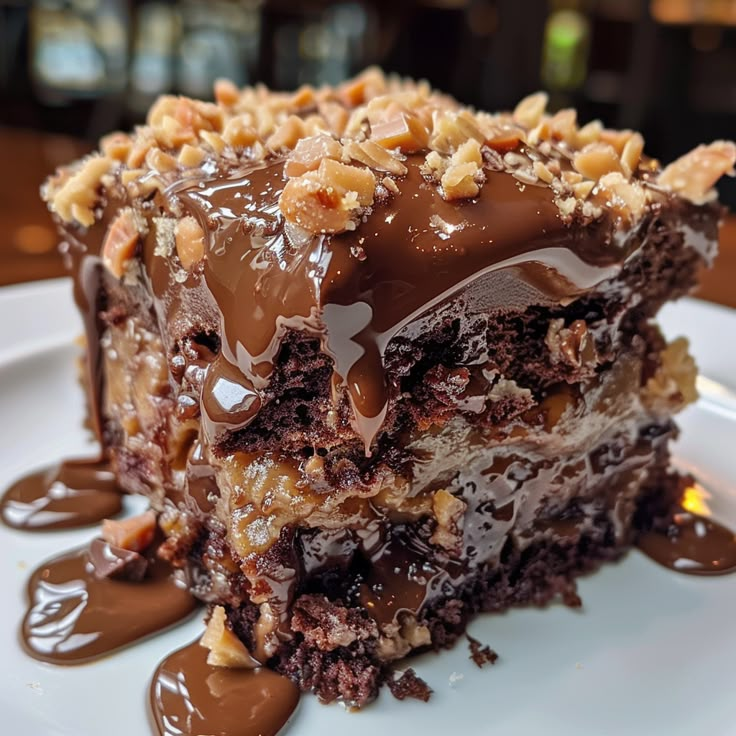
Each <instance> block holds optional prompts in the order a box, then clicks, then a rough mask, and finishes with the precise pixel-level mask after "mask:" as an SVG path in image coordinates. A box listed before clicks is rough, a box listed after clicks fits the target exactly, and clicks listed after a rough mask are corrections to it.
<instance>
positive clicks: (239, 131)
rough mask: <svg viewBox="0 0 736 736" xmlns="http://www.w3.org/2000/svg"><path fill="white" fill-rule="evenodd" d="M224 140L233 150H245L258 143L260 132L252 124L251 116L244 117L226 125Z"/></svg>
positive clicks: (223, 134)
mask: <svg viewBox="0 0 736 736" xmlns="http://www.w3.org/2000/svg"><path fill="white" fill-rule="evenodd" d="M222 139H223V140H224V141H225V143H227V144H228V145H229V146H232V147H233V148H245V147H246V146H252V145H253V144H254V143H255V142H256V141H258V132H257V131H256V129H255V128H254V127H253V125H252V124H251V123H250V116H245V115H242V116H238V117H234V118H230V120H228V121H227V123H225V128H224V129H223V131H222Z"/></svg>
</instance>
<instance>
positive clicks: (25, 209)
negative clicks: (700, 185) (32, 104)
mask: <svg viewBox="0 0 736 736" xmlns="http://www.w3.org/2000/svg"><path fill="white" fill-rule="evenodd" d="M88 150H90V146H89V145H88V144H84V143H81V142H79V141H77V140H73V139H69V138H62V137H59V136H51V135H41V134H38V133H31V132H26V131H19V130H9V129H2V128H0V161H2V168H1V169H0V286H1V285H5V284H15V283H20V282H24V281H33V280H36V279H47V278H53V277H55V276H62V275H63V274H64V269H63V267H62V264H61V259H60V257H59V255H58V253H57V252H56V243H57V237H56V233H55V231H54V228H53V227H52V225H51V221H50V218H49V215H48V212H47V211H46V207H45V206H44V204H43V203H42V202H41V200H40V199H39V196H38V189H39V187H40V185H41V182H42V181H43V179H44V178H45V177H46V175H47V174H48V173H50V172H51V171H53V170H54V168H55V167H56V166H58V165H59V164H62V163H66V162H68V161H71V160H72V159H74V158H76V157H78V156H81V155H83V154H84V153H87V151H88ZM697 296H699V297H701V298H703V299H708V300H709V301H714V302H719V303H720V304H726V305H728V306H730V307H736V215H731V216H729V217H727V218H726V221H725V223H724V225H723V229H722V230H721V250H720V254H719V256H718V258H717V259H716V263H715V266H714V268H713V269H712V270H710V271H706V272H705V273H704V274H703V276H702V283H701V286H700V289H699V290H698V292H697Z"/></svg>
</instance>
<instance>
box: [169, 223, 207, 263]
mask: <svg viewBox="0 0 736 736" xmlns="http://www.w3.org/2000/svg"><path fill="white" fill-rule="evenodd" d="M175 238H176V254H177V255H178V256H179V260H180V261H181V265H182V268H183V269H184V270H185V271H191V270H192V266H194V264H195V263H199V262H200V261H201V260H202V259H203V258H204V232H203V231H202V228H201V227H200V226H199V223H198V222H197V221H196V220H195V219H194V218H193V217H191V216H190V215H188V216H187V217H183V218H182V219H181V220H179V221H178V222H177V223H176V233H175Z"/></svg>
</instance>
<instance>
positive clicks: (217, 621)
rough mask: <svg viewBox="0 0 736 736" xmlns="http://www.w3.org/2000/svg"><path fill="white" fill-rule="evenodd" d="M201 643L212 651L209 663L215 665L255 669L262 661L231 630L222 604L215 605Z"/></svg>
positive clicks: (208, 656) (208, 658)
mask: <svg viewBox="0 0 736 736" xmlns="http://www.w3.org/2000/svg"><path fill="white" fill-rule="evenodd" d="M199 643H200V644H201V645H202V646H203V647H204V648H205V649H209V650H210V652H209V654H208V655H207V664H209V665H212V666H213V667H239V668H241V669H255V668H256V667H260V662H258V660H256V659H255V658H254V657H252V656H251V653H250V652H249V651H248V648H247V647H246V646H245V644H243V642H242V641H240V639H238V637H237V636H235V634H234V633H233V632H232V631H231V630H230V628H229V627H228V624H227V617H226V616H225V609H224V608H223V607H222V606H215V608H214V610H213V611H212V615H211V616H210V620H209V621H208V622H207V628H206V629H205V632H204V634H202V638H201V639H200V640H199Z"/></svg>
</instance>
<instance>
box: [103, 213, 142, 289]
mask: <svg viewBox="0 0 736 736" xmlns="http://www.w3.org/2000/svg"><path fill="white" fill-rule="evenodd" d="M139 237H140V232H139V230H138V225H137V223H136V218H135V216H134V215H133V212H132V210H130V209H125V210H121V211H120V214H118V216H117V217H116V218H115V219H114V220H113V221H112V223H111V224H110V226H109V227H108V229H107V234H106V235H105V240H104V242H103V244H102V262H103V263H104V264H105V266H106V268H107V269H108V270H109V271H110V273H112V274H113V275H114V276H116V277H117V278H122V276H123V274H124V273H125V268H126V266H127V264H128V261H129V260H130V259H131V258H132V257H133V255H134V254H135V249H136V248H137V247H138V239H139Z"/></svg>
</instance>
